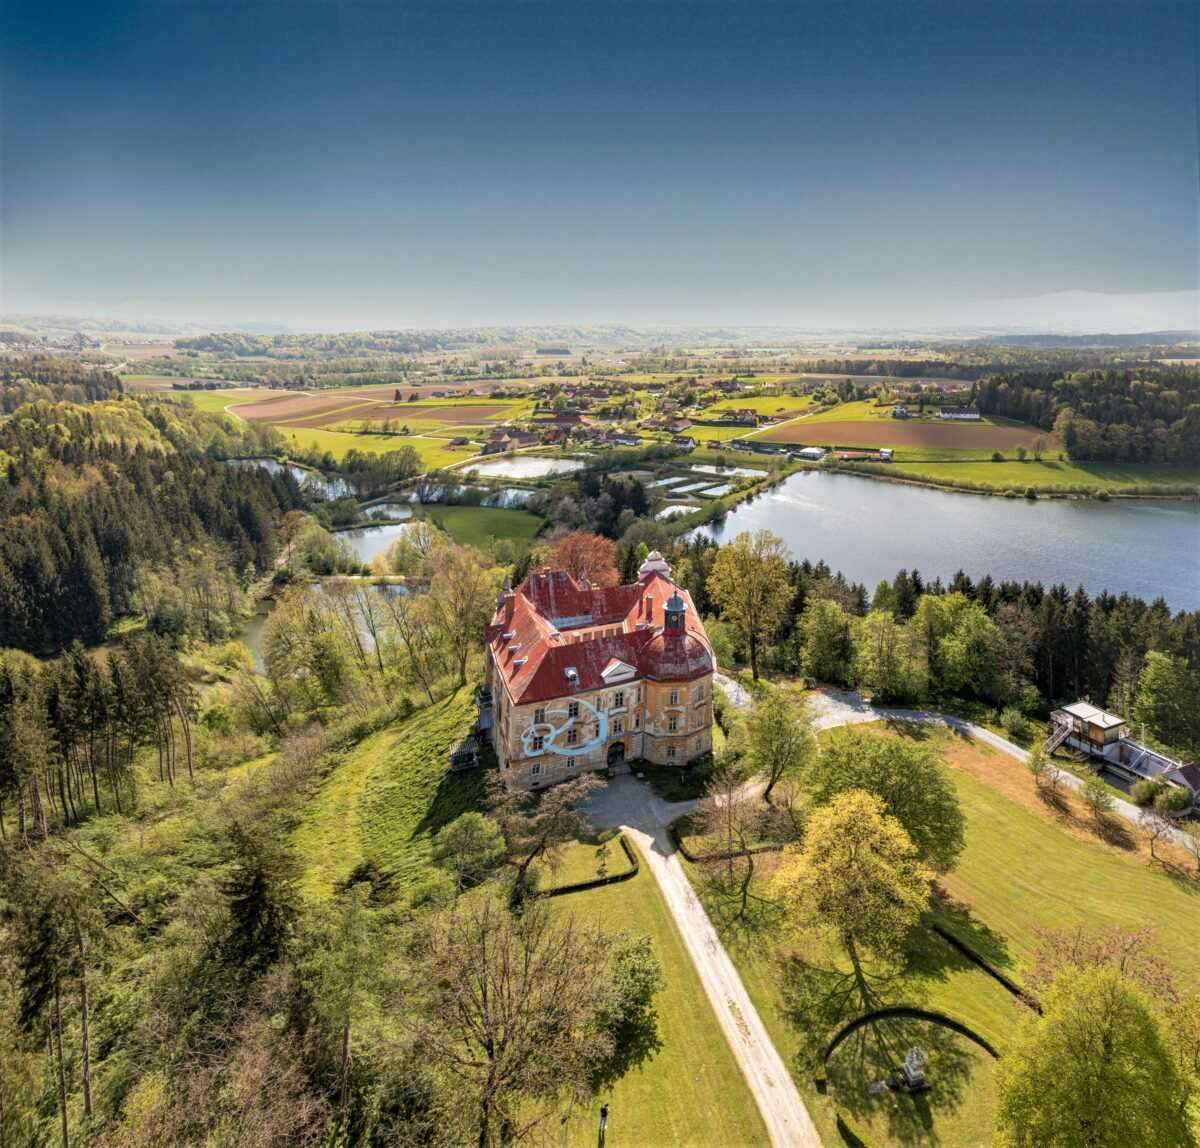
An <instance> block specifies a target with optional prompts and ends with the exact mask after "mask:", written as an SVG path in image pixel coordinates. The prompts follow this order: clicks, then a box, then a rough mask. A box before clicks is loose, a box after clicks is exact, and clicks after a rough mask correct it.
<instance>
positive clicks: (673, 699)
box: [667, 690, 679, 706]
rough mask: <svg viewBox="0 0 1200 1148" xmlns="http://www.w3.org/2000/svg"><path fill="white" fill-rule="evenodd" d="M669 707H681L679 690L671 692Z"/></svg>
mask: <svg viewBox="0 0 1200 1148" xmlns="http://www.w3.org/2000/svg"><path fill="white" fill-rule="evenodd" d="M667 705H669V706H677V705H679V691H678V690H672V691H671V693H670V695H669V696H668V697H667Z"/></svg>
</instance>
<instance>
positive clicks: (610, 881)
mask: <svg viewBox="0 0 1200 1148" xmlns="http://www.w3.org/2000/svg"><path fill="white" fill-rule="evenodd" d="M617 841H619V842H620V844H621V848H622V849H624V850H625V856H626V857H627V858H629V868H628V869H625V870H623V871H622V872H620V873H613V874H611V875H609V876H608V877H593V878H592V880H590V881H576V882H575V884H573V885H554V886H553V887H551V888H549V889H542V890H539V892H538V896H539V897H561V896H563V895H564V894H566V893H583V892H585V891H586V890H588V889H600V888H602V887H603V886H605V885H615V884H616V883H617V882H618V881H628V880H629V879H630V878H632V877H636V876H637V874H638V869H639V868H641V862H640V861H638V855H637V854H636V853H635V852H634V851H633V847H632V846H631V845H630V844H629V842H628V841H626V840H625V834H624V833H622V834H620V835H619V836H618V837H617Z"/></svg>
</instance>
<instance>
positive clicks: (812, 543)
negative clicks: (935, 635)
mask: <svg viewBox="0 0 1200 1148" xmlns="http://www.w3.org/2000/svg"><path fill="white" fill-rule="evenodd" d="M700 529H701V531H703V532H704V533H707V534H709V535H710V536H711V537H712V538H713V539H715V540H716V541H717V542H727V541H728V540H730V539H731V538H733V536H734V535H736V534H739V533H740V532H741V531H743V530H770V531H772V532H773V533H775V534H777V535H779V536H780V537H781V538H783V540H784V541H785V542H786V543H787V545H788V547H789V549H790V550H791V551H792V554H793V555H794V556H795V557H796V558H797V559H804V558H807V559H810V560H811V561H813V562H816V561H818V560H821V559H824V561H825V562H827V563H828V564H829V566H830V567H831V568H832V569H833V570H835V571H837V570H840V571H841V572H842V573H843V574H844V575H845V576H846V577H847V578H848V579H850V580H851V581H853V582H861V583H863V584H864V585H865V586H866V587H867V589H868V590H872V589H874V587H875V586H876V585H877V584H878V583H879V581H880V580H881V579H884V578H887V579H889V580H890V579H891V578H893V577H894V576H895V574H896V572H897V571H898V570H900V569H902V568H904V569H908V570H914V569H915V570H919V571H920V572H921V574H922V576H923V577H924V578H926V579H927V580H932V579H933V578H935V577H939V576H940V577H941V578H942V580H943V581H944V582H945V581H948V580H949V579H950V578H951V577H953V576H954V574H955V573H956V572H957V571H958V570H960V569H961V570H964V571H966V573H967V574H968V575H970V576H971V577H972V578H980V577H982V576H983V575H984V574H990V575H991V576H992V578H993V579H995V580H996V581H997V582H999V581H1002V580H1013V581H1030V582H1041V583H1043V584H1044V585H1046V586H1050V585H1052V584H1054V583H1058V582H1062V583H1065V584H1066V585H1067V586H1068V587H1070V588H1071V589H1072V590H1073V589H1074V588H1075V587H1076V586H1080V585H1082V586H1083V587H1084V589H1086V590H1087V591H1088V592H1089V593H1090V594H1097V593H1099V592H1100V591H1102V590H1109V591H1111V592H1112V593H1114V594H1119V593H1121V592H1123V591H1126V592H1128V593H1130V594H1132V595H1134V596H1136V597H1138V598H1143V599H1145V600H1146V601H1152V600H1153V599H1155V598H1158V597H1160V596H1161V597H1163V598H1165V599H1166V601H1167V604H1168V605H1169V606H1170V607H1171V608H1172V609H1173V610H1196V609H1200V502H1182V501H1151V500H1136V501H1135V500H1125V501H1122V500H1119V499H1114V500H1113V501H1111V502H1100V501H1097V500H1088V499H1078V500H1068V499H1042V500H1038V501H1036V502H1034V501H1028V500H1026V499H1023V498H995V497H989V496H981V495H972V494H956V493H952V492H949V491H942V490H931V489H928V488H926V487H919V486H907V485H902V484H899V483H889V482H878V481H875V480H873V479H869V478H861V477H859V476H857V475H849V474H826V473H821V472H820V471H801V472H799V473H797V474H794V475H792V477H791V478H788V479H786V480H785V481H784V482H782V483H780V485H778V486H776V487H774V488H773V489H771V490H770V491H768V492H766V493H765V494H761V495H759V496H758V497H757V498H755V499H754V500H753V501H751V502H744V503H742V504H741V505H739V506H738V507H737V509H736V510H734V511H732V512H731V513H730V514H729V515H728V516H727V517H726V519H725V520H724V522H722V523H720V524H714V525H708V526H704V527H701V528H700Z"/></svg>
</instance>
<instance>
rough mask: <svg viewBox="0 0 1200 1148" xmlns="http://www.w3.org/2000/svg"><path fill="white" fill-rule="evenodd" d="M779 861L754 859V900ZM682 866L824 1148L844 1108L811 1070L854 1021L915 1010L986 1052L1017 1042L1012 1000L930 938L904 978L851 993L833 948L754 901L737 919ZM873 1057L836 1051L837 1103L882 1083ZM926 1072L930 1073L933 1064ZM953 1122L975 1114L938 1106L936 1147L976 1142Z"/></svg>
mask: <svg viewBox="0 0 1200 1148" xmlns="http://www.w3.org/2000/svg"><path fill="white" fill-rule="evenodd" d="M776 858H777V855H774V854H763V855H760V856H759V858H758V862H757V869H758V872H759V874H760V877H758V878H756V880H755V886H754V890H755V891H756V892H758V893H765V891H766V887H765V882H764V880H763V878H764V877H765V876H766V875H768V874H769V873H770V872H771V871H772V870H773V868H774V866H775V864H776ZM681 863H682V864H683V867H684V870H685V872H686V873H687V874H688V876H689V878H690V879H691V880H692V883H693V885H694V886H695V888H696V891H697V893H698V895H699V896H700V899H701V901H702V902H703V903H704V906H705V908H706V909H707V910H708V914H709V916H710V917H711V918H712V921H713V924H714V925H715V926H716V928H717V931H718V933H720V935H721V939H722V941H724V943H725V947H726V949H727V950H728V952H729V955H730V957H731V958H732V959H733V962H734V964H735V965H736V966H737V969H738V972H739V973H740V974H741V977H742V981H743V983H744V984H745V986H746V990H747V991H748V992H749V994H750V997H751V1000H753V1002H754V1005H755V1007H756V1008H757V1009H758V1013H759V1015H760V1016H761V1017H762V1020H763V1023H764V1024H765V1025H766V1027H767V1031H768V1032H769V1033H770V1035H771V1039H772V1041H773V1042H774V1043H775V1047H776V1048H777V1049H778V1050H779V1054H780V1055H781V1056H782V1057H783V1060H784V1063H785V1064H787V1065H788V1067H789V1068H790V1069H791V1072H792V1077H793V1079H794V1080H795V1081H796V1085H797V1087H798V1088H799V1089H800V1094H801V1096H802V1097H803V1098H804V1102H805V1104H806V1105H807V1106H808V1110H809V1112H810V1113H811V1115H812V1118H813V1121H814V1122H815V1123H816V1125H817V1129H818V1130H819V1131H820V1133H821V1136H822V1139H823V1140H824V1141H825V1142H826V1143H827V1144H840V1143H842V1142H843V1141H842V1138H841V1135H840V1134H839V1133H838V1131H837V1129H836V1124H835V1115H836V1107H837V1103H844V1099H839V1098H838V1090H837V1088H832V1089H831V1090H830V1091H829V1092H826V1093H824V1094H823V1093H821V1092H819V1091H818V1089H817V1086H816V1083H815V1081H814V1075H813V1074H814V1069H815V1067H816V1065H817V1063H818V1061H819V1051H820V1050H821V1049H823V1047H824V1044H825V1042H826V1041H827V1040H828V1038H829V1037H830V1035H831V1034H832V1033H833V1032H834V1031H836V1030H837V1029H838V1028H839V1027H840V1026H841V1025H843V1024H845V1023H847V1022H848V1021H850V1020H852V1019H853V1018H854V1017H856V1016H861V1015H862V1014H863V1013H864V1012H868V1011H873V1010H876V1009H881V1008H888V1007H909V1008H921V1009H927V1010H930V1011H933V1012H940V1013H943V1014H945V1015H948V1016H951V1017H953V1018H955V1019H956V1020H959V1021H960V1022H963V1023H966V1024H967V1025H969V1026H970V1027H972V1028H973V1029H974V1030H975V1031H976V1032H978V1033H979V1034H980V1035H981V1036H983V1037H984V1038H985V1039H987V1040H988V1041H990V1042H991V1043H992V1044H993V1045H999V1046H1003V1045H1004V1044H1005V1043H1006V1042H1007V1041H1008V1040H1009V1039H1011V1037H1012V1036H1013V1034H1014V1033H1015V1031H1016V1026H1017V1021H1018V1019H1019V1017H1020V1012H1019V1011H1018V1006H1016V1005H1014V1003H1013V998H1012V996H1011V995H1010V994H1009V993H1008V992H1007V991H1005V990H1004V989H1003V988H1001V986H1000V985H999V984H997V983H996V981H994V980H992V979H991V978H990V977H988V976H987V975H986V974H984V973H983V972H982V971H981V970H980V969H979V968H978V967H977V966H976V965H974V964H972V963H971V962H970V961H968V960H967V958H966V957H964V956H963V955H962V954H960V953H959V952H958V950H956V949H955V948H954V947H953V946H951V945H950V944H949V943H948V942H947V941H945V940H943V939H942V938H941V937H939V936H938V935H937V934H936V933H934V932H932V931H931V930H928V929H921V930H918V931H917V933H916V934H914V936H913V938H912V940H911V942H910V944H909V946H908V950H907V954H906V962H905V967H904V969H903V972H902V973H899V974H894V973H889V972H888V971H886V970H884V969H875V970H870V969H868V976H867V979H866V983H865V985H864V986H863V987H862V988H861V989H860V988H858V987H856V986H855V984H854V978H853V973H852V969H851V965H850V962H849V960H848V959H847V957H846V956H845V953H844V952H843V951H842V949H841V948H840V947H839V946H837V945H836V944H834V943H833V941H832V939H830V938H828V937H825V936H822V935H819V934H817V933H815V932H814V933H806V934H804V935H800V936H793V935H792V934H791V933H790V931H789V930H788V928H787V926H786V922H785V921H784V920H783V919H782V917H781V915H780V914H779V913H778V912H777V911H776V910H775V908H774V906H773V905H772V904H771V903H770V902H769V901H766V900H754V901H752V902H751V910H750V914H749V916H748V918H747V919H746V920H741V919H739V918H738V916H737V904H736V900H735V899H733V898H726V897H724V896H723V895H722V894H721V892H720V891H719V890H718V889H715V888H714V887H713V886H712V885H710V884H709V883H708V882H707V881H705V880H704V879H703V868H704V867H701V866H697V865H693V864H691V863H689V862H687V861H683V860H682V859H681ZM719 868H720V867H719V866H718V869H719ZM938 1031H939V1033H944V1032H945V1030H942V1029H939V1030H938ZM905 1051H907V1049H905ZM870 1052H871V1046H870V1045H868V1044H863V1043H862V1042H857V1043H853V1044H851V1045H850V1046H849V1047H845V1046H843V1049H842V1056H841V1058H839V1060H840V1063H839V1065H838V1076H837V1078H836V1080H831V1083H834V1084H837V1083H840V1085H841V1089H840V1092H841V1096H842V1097H843V1098H844V1097H845V1096H846V1095H848V1094H849V1093H850V1092H851V1091H852V1090H853V1088H854V1087H855V1086H856V1084H862V1085H865V1084H866V1083H869V1082H870V1081H873V1080H878V1079H879V1078H880V1071H879V1065H878V1063H877V1062H878V1059H879V1058H878V1056H871V1055H868V1054H869V1053H870ZM900 1059H903V1053H902V1054H901V1057H900ZM896 1063H899V1061H897V1062H896ZM889 1067H895V1064H893V1065H889ZM929 1071H930V1073H931V1074H932V1073H933V1071H934V1062H933V1060H932V1059H931V1061H930V1063H929ZM855 1110H856V1111H857V1109H855ZM960 1116H961V1117H962V1119H963V1121H964V1122H970V1123H974V1122H975V1116H974V1115H973V1114H971V1113H969V1112H965V1111H964V1112H962V1113H960V1112H959V1111H958V1110H957V1107H956V1106H953V1105H941V1104H939V1105H938V1112H937V1116H936V1120H937V1123H938V1125H939V1127H940V1128H941V1135H942V1136H943V1137H944V1139H942V1141H941V1142H942V1143H951V1144H960V1143H971V1142H973V1141H971V1140H969V1139H967V1138H966V1137H960V1135H959V1134H958V1132H956V1131H954V1129H955V1128H958V1127H959V1120H960ZM965 1126H966V1125H965V1123H964V1125H963V1127H965ZM914 1142H915V1141H909V1143H914Z"/></svg>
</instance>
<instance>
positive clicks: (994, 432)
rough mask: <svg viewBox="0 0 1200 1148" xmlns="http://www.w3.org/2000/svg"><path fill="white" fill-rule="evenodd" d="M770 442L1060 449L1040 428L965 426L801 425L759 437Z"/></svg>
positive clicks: (795, 424) (994, 448) (947, 424)
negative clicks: (1039, 444)
mask: <svg viewBox="0 0 1200 1148" xmlns="http://www.w3.org/2000/svg"><path fill="white" fill-rule="evenodd" d="M759 437H761V438H762V439H764V440H765V441H767V442H802V443H808V444H810V445H812V446H924V447H931V448H937V449H940V450H1005V449H1011V448H1013V447H1017V446H1032V445H1033V441H1034V439H1037V438H1042V439H1045V441H1046V447H1047V449H1051V448H1053V449H1054V450H1058V449H1059V447H1058V444H1057V443H1056V442H1055V441H1054V439H1053V437H1052V436H1051V435H1049V434H1047V433H1046V432H1045V431H1040V430H1038V429H1037V427H997V426H990V425H988V424H986V423H985V424H983V425H979V424H976V425H974V426H972V425H970V424H963V423H915V422H914V423H907V422H902V421H901V420H899V419H896V420H894V421H888V422H844V423H833V422H831V423H825V422H806V421H804V420H803V419H801V420H800V421H799V422H794V423H790V424H789V425H788V426H785V427H776V428H775V429H774V430H770V431H767V433H766V434H764V435H761V436H759Z"/></svg>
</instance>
